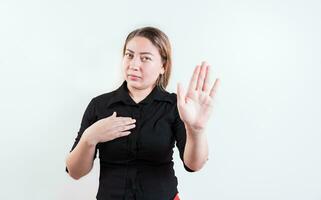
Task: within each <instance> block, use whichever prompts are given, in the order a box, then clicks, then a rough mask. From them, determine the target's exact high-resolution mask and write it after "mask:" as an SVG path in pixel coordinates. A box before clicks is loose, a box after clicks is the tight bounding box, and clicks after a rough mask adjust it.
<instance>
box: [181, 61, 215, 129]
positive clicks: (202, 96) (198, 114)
mask: <svg viewBox="0 0 321 200" xmlns="http://www.w3.org/2000/svg"><path fill="white" fill-rule="evenodd" d="M209 69H210V67H209V65H208V64H207V63H206V62H202V64H201V65H197V66H196V67H195V69H194V73H193V75H192V78H191V80H190V83H189V87H188V91H187V92H185V91H184V89H183V87H182V85H181V84H180V83H179V84H177V107H178V111H179V115H180V118H181V119H182V121H183V122H184V123H185V125H186V126H188V127H189V128H191V129H192V130H193V132H202V131H203V130H204V128H205V126H206V122H207V121H208V119H209V117H210V115H211V113H212V109H213V100H214V97H215V95H216V91H217V88H218V86H219V83H220V80H219V79H216V80H215V83H214V84H213V86H212V88H210V86H211V85H210V83H209Z"/></svg>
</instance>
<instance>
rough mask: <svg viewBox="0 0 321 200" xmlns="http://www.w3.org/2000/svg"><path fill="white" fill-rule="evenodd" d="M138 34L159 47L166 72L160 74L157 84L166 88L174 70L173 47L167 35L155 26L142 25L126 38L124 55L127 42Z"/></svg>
mask: <svg viewBox="0 0 321 200" xmlns="http://www.w3.org/2000/svg"><path fill="white" fill-rule="evenodd" d="M136 36H140V37H144V38H146V39H148V40H149V41H151V43H152V44H153V45H154V46H155V47H156V48H157V49H158V51H159V54H160V56H161V58H162V63H163V67H164V74H160V75H159V77H158V78H157V80H156V85H157V86H159V87H160V88H161V89H163V90H165V89H166V87H167V85H168V82H169V78H170V75H171V70H172V48H171V45H170V42H169V39H168V37H167V35H166V34H165V33H164V32H162V31H161V30H159V29H158V28H155V27H150V26H147V27H142V28H138V29H136V30H134V31H132V32H130V33H129V34H128V36H127V38H126V40H125V44H124V47H123V56H124V55H125V52H126V45H127V43H128V42H129V41H130V40H131V39H133V38H134V37H136Z"/></svg>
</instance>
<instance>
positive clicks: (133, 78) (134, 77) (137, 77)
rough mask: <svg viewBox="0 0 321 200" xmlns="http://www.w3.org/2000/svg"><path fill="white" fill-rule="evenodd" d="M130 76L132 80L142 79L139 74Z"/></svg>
mask: <svg viewBox="0 0 321 200" xmlns="http://www.w3.org/2000/svg"><path fill="white" fill-rule="evenodd" d="M128 77H129V78H130V79H131V80H138V79H140V77H139V76H135V75H128Z"/></svg>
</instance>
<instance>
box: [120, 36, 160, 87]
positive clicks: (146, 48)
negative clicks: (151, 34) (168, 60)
mask: <svg viewBox="0 0 321 200" xmlns="http://www.w3.org/2000/svg"><path fill="white" fill-rule="evenodd" d="M123 69H124V71H123V73H124V78H125V80H126V81H127V87H131V88H134V89H152V88H153V87H154V85H155V82H156V80H157V78H158V76H159V74H163V73H164V67H163V63H162V59H161V56H160V54H159V51H158V49H157V47H155V46H154V45H153V44H152V43H151V41H149V40H148V39H147V38H144V37H139V36H136V37H134V38H132V39H131V40H130V41H129V42H128V43H127V45H126V50H125V55H124V57H123Z"/></svg>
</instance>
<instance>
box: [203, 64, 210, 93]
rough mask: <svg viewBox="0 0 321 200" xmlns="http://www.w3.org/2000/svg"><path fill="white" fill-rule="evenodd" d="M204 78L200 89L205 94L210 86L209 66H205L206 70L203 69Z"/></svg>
mask: <svg viewBox="0 0 321 200" xmlns="http://www.w3.org/2000/svg"><path fill="white" fill-rule="evenodd" d="M205 72H206V73H205V79H204V84H203V88H202V90H203V91H204V92H205V93H206V94H207V93H208V91H209V88H210V83H209V82H210V66H209V65H207V66H206V71H205Z"/></svg>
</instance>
